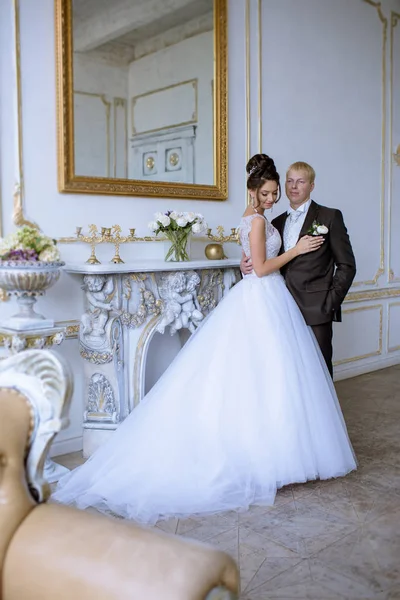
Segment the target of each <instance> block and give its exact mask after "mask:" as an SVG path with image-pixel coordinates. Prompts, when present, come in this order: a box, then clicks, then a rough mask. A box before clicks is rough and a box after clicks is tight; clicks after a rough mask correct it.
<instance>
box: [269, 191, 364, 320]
mask: <svg viewBox="0 0 400 600" xmlns="http://www.w3.org/2000/svg"><path fill="white" fill-rule="evenodd" d="M287 216H288V215H287V212H286V211H285V212H284V213H282V214H281V215H279V217H276V219H274V220H273V221H272V225H273V226H274V227H276V229H277V230H278V231H279V233H280V234H281V237H282V240H283V230H284V227H285V223H286V219H287ZM314 221H317V223H318V224H319V225H326V227H327V228H328V230H329V231H328V233H327V234H326V235H325V236H324V237H325V242H324V244H323V245H322V246H321V248H320V249H319V250H316V251H315V252H309V253H308V254H301V255H300V256H297V257H296V258H295V259H294V260H292V261H291V262H290V263H288V264H287V265H285V266H284V267H283V268H282V269H281V273H282V275H283V276H284V278H285V280H286V285H287V287H288V289H289V291H290V293H291V294H292V296H293V298H294V299H295V301H296V302H297V304H298V306H299V308H300V310H301V312H302V313H303V316H304V319H305V321H306V323H307V325H321V324H323V323H328V322H330V321H341V320H342V319H341V308H340V307H341V304H342V302H343V300H344V299H345V296H346V294H347V292H348V291H349V289H350V286H351V284H352V282H353V279H354V277H355V274H356V261H355V258H354V254H353V250H352V247H351V243H350V239H349V236H348V233H347V229H346V226H345V224H344V221H343V216H342V213H341V212H340V210H337V209H334V208H327V207H326V206H320V205H319V204H317V203H316V202H314V201H312V202H311V204H310V208H309V209H308V212H307V216H306V218H305V221H304V224H303V227H302V229H301V232H300V236H299V237H302V236H304V235H307V231H308V230H309V229H310V227H311V225H312V224H313V222H314ZM283 252H284V249H283V241H282V247H281V251H280V253H281V254H282V253H283Z"/></svg>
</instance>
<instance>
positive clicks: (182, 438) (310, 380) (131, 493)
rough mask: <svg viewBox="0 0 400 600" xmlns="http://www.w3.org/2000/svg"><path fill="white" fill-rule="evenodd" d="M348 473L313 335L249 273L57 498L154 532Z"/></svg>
mask: <svg viewBox="0 0 400 600" xmlns="http://www.w3.org/2000/svg"><path fill="white" fill-rule="evenodd" d="M355 468H356V460H355V456H354V453H353V450H352V447H351V444H350V441H349V438H348V434H347V430H346V425H345V422H344V420H343V416H342V413H341V410H340V406H339V403H338V399H337V396H336V393H335V389H334V386H333V383H332V380H331V378H330V376H329V373H328V370H327V368H326V365H325V363H324V360H323V358H322V355H321V352H320V350H319V347H318V345H317V342H316V340H315V337H314V335H313V333H312V331H311V329H310V328H309V327H307V325H306V324H305V322H304V319H303V317H302V315H301V313H300V311H299V309H298V307H297V305H296V303H295V301H294V300H293V298H292V296H291V295H290V293H289V292H288V291H287V288H286V286H285V283H284V280H283V278H282V277H281V276H280V275H278V274H274V275H272V276H268V277H264V278H258V277H256V276H255V275H250V276H247V277H245V278H244V279H243V280H242V281H241V282H239V283H238V284H237V285H236V286H234V288H233V289H232V290H231V291H230V292H229V294H228V295H227V296H226V298H225V299H224V300H223V301H222V302H221V303H220V304H219V305H218V306H217V307H216V309H215V310H214V311H213V312H212V313H211V315H210V316H209V317H208V318H207V319H206V320H205V321H204V323H203V325H202V326H201V327H200V328H199V329H198V330H197V332H196V333H195V334H194V335H193V336H192V337H191V338H190V340H189V341H188V342H187V344H186V345H185V346H184V348H183V349H182V350H181V352H180V353H179V354H178V356H177V358H176V359H175V360H174V361H173V363H172V364H171V365H170V367H169V368H168V369H167V371H166V372H165V373H164V375H163V376H162V377H161V378H160V379H159V381H158V382H157V383H156V385H155V386H154V387H153V388H152V390H151V391H150V392H149V393H148V394H147V396H146V397H145V399H144V400H143V401H142V402H141V403H140V405H139V406H138V407H137V408H135V409H134V411H133V412H132V413H131V414H130V416H129V417H127V418H126V419H125V421H124V422H123V423H122V424H121V425H120V427H119V428H118V430H117V431H116V432H115V433H114V434H113V436H112V438H111V439H110V440H109V441H108V442H106V443H105V444H104V445H103V446H102V447H101V448H100V449H99V450H98V451H97V452H96V453H95V454H94V455H93V456H92V457H91V458H90V459H89V460H88V461H87V462H86V463H85V464H84V465H82V466H81V467H79V468H78V469H76V470H75V471H73V472H72V473H69V474H68V475H66V476H65V477H64V478H63V479H62V480H61V482H60V483H59V485H58V488H57V490H56V493H55V495H54V500H56V501H58V502H61V503H67V504H75V505H77V506H78V507H80V508H86V507H89V506H92V507H95V508H97V509H98V510H101V511H107V510H111V511H113V512H114V513H117V514H119V515H121V516H123V517H126V518H131V519H134V520H136V521H139V522H143V523H154V522H156V521H157V520H159V519H164V518H168V517H186V516H189V515H194V514H210V513H217V512H220V511H226V510H230V509H236V510H245V509H247V508H248V507H249V506H250V505H252V504H272V503H273V502H274V498H275V494H276V491H277V489H278V488H280V487H282V486H285V485H287V484H290V483H295V482H305V481H307V480H311V479H317V478H320V479H328V478H332V477H338V476H342V475H345V474H346V473H348V472H349V471H351V470H353V469H355Z"/></svg>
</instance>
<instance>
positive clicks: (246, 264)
mask: <svg viewBox="0 0 400 600" xmlns="http://www.w3.org/2000/svg"><path fill="white" fill-rule="evenodd" d="M240 270H241V271H242V273H243V275H250V273H252V271H253V263H252V262H251V258H248V257H247V256H246V255H245V254H244V253H242V260H241V261H240Z"/></svg>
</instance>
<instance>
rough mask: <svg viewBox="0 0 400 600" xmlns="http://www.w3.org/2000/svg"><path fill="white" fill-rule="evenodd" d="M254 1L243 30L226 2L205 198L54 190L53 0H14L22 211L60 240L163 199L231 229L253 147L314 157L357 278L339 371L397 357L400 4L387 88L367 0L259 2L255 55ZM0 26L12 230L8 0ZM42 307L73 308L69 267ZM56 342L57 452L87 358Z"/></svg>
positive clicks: (76, 299)
mask: <svg viewBox="0 0 400 600" xmlns="http://www.w3.org/2000/svg"><path fill="white" fill-rule="evenodd" d="M248 5H249V7H250V18H249V23H250V28H249V30H248V31H247V30H246V18H245V16H246V14H245V12H246V6H247V2H246V1H245V0H242V1H240V2H238V1H237V0H230V3H229V40H230V41H229V77H228V81H229V200H228V201H227V202H220V203H217V202H216V203H211V202H201V201H185V200H183V201H180V200H165V199H142V198H127V197H110V196H89V195H88V196H84V195H67V194H59V193H58V191H57V146H56V132H57V128H56V101H55V58H54V27H53V23H54V21H53V19H54V13H53V0H41V2H40V3H33V2H30V1H29V0H21V15H20V16H21V60H22V97H23V137H24V140H23V141H24V144H23V158H24V176H25V192H26V193H25V204H26V214H27V216H28V217H29V218H31V219H33V220H35V221H36V222H38V223H39V224H40V226H41V227H42V229H43V230H44V231H46V232H48V233H50V234H51V235H52V236H54V237H60V236H68V235H71V234H73V232H74V230H75V227H76V225H82V226H87V225H88V224H89V223H92V222H95V223H97V225H98V226H111V225H112V224H114V223H115V222H118V223H119V224H121V225H122V226H123V227H124V228H125V227H126V228H128V227H136V229H137V232H138V234H139V235H140V234H144V233H145V231H146V223H147V222H148V221H149V219H150V217H151V215H152V213H153V212H155V211H157V210H165V209H167V208H171V209H193V210H196V211H200V212H202V213H203V214H204V215H205V216H206V218H207V220H208V221H209V223H210V225H211V226H213V227H216V226H217V225H218V224H223V225H224V226H225V228H227V229H228V228H230V227H233V226H235V225H237V223H238V221H239V218H240V215H241V212H242V210H243V208H244V203H245V197H246V194H245V177H244V166H245V163H246V159H247V157H248V156H249V153H254V152H256V151H258V150H259V149H260V148H261V147H262V150H263V151H265V152H268V153H270V154H271V155H272V156H274V157H275V158H276V160H277V164H278V167H279V169H280V170H281V172H282V174H283V173H284V170H285V167H286V166H287V165H288V164H289V163H290V162H291V161H293V160H298V159H302V160H306V161H309V162H311V163H312V164H313V165H314V167H315V168H316V171H317V185H316V190H315V194H314V198H315V200H317V201H319V202H321V203H323V204H326V205H329V206H337V207H339V208H341V209H342V210H343V213H344V216H345V220H346V223H347V225H348V227H349V230H350V234H351V237H352V240H353V243H354V248H355V252H356V258H357V262H358V275H357V282H358V283H359V285H357V286H356V287H354V288H353V290H352V294H353V296H351V297H350V298H351V302H348V303H346V304H345V306H344V310H345V314H344V323H343V324H342V325H338V326H337V328H336V331H335V358H336V360H337V361H338V362H339V364H338V366H337V368H336V373H337V376H338V377H343V376H347V375H351V374H356V373H358V372H363V371H367V370H370V369H374V368H379V367H380V366H385V365H388V364H391V363H395V362H400V339H399V334H398V332H399V331H400V311H399V308H398V306H399V302H400V301H399V296H400V252H399V250H400V248H399V242H398V236H397V235H395V234H396V232H397V231H398V230H399V227H400V206H399V190H400V179H399V177H400V168H399V167H397V166H394V165H393V163H392V162H391V160H390V158H391V154H392V152H393V151H394V147H395V146H397V144H399V143H400V120H399V119H400V116H399V107H400V97H399V95H400V80H399V75H398V74H399V72H400V69H399V62H398V61H399V60H400V54H399V45H400V41H399V40H400V23H399V24H398V25H397V26H396V27H395V28H392V27H391V23H390V16H391V15H390V11H391V10H392V9H393V10H397V12H399V13H400V2H399V0H396V1H395V0H383V1H382V11H383V13H382V16H383V18H384V19H386V20H387V46H386V62H385V79H384V87H383V88H382V68H381V60H382V42H383V23H382V21H381V19H380V16H379V13H378V10H377V9H376V8H374V7H373V6H371V5H370V4H368V3H367V2H364V1H363V0H336V1H335V2H331V0H279V1H278V0H262V15H261V17H262V27H261V31H262V34H263V39H262V48H261V54H259V44H258V31H259V27H258V15H259V3H258V0H249V3H248ZM0 28H1V31H0V40H1V42H0V43H1V52H0V60H1V74H0V81H1V108H0V110H1V114H0V119H1V120H0V125H1V173H0V175H1V197H2V201H3V208H2V211H3V212H2V214H3V221H4V229H5V233H8V232H10V231H12V230H13V229H14V226H13V224H12V194H13V187H14V182H15V178H16V177H17V176H18V169H17V159H16V151H15V148H16V141H15V140H16V137H15V136H16V115H15V111H14V104H15V103H14V100H15V97H14V88H15V86H14V76H13V71H12V68H11V65H12V56H13V51H14V46H13V38H12V30H13V11H12V0H4V1H3V2H2V3H0ZM392 34H393V41H394V48H396V52H397V55H396V56H394V60H393V65H392V66H393V73H394V76H393V90H392V92H391V89H390V72H391V62H390V52H389V44H390V39H391V36H392ZM246 40H247V42H246ZM247 43H248V45H249V50H250V53H249V62H248V63H247V60H246V57H247V54H246V47H247ZM260 56H261V58H262V62H261V75H262V76H261V78H260V77H259V73H260V69H259V67H260V63H259V59H260ZM246 67H248V69H247V68H246ZM246 73H247V74H248V76H249V77H248V78H246ZM260 83H261V87H260ZM260 91H261V98H260ZM383 91H385V94H386V104H385V106H384V107H382V105H381V94H382V92H383ZM247 96H248V97H249V101H250V104H249V110H248V111H247V110H246V98H247ZM260 99H261V107H259V100H260ZM390 106H392V107H393V118H391V112H390ZM260 108H261V121H262V129H261V128H260V121H259V114H260ZM247 117H249V118H247ZM382 126H383V127H384V137H383V139H382ZM392 128H393V135H391V131H392ZM260 133H261V139H262V143H261V142H260ZM382 148H383V149H384V152H385V160H384V162H383V177H382ZM382 186H383V194H382ZM285 206H286V202H285V201H284V200H282V202H281V205H280V207H279V208H280V209H282V210H283V209H284V207H285ZM278 212H279V211H278ZM381 213H382V214H383V216H384V219H383V221H382V225H381V222H380V216H381ZM275 214H276V211H275ZM390 215H391V216H390ZM382 227H383V229H382ZM160 246H162V244H160V245H159V246H157V245H154V246H150V245H146V254H147V255H150V254H152V253H153V255H154V254H155V253H157V252H162V248H161V247H160ZM62 250H63V256H64V259H65V260H67V261H69V260H81V261H83V260H85V259H86V258H87V256H88V248H87V247H84V246H81V245H78V244H75V245H66V246H63V248H62ZM228 250H230V248H228ZM111 251H112V250H111V248H107V247H105V248H103V249H101V251H100V252H99V254H100V257H103V258H104V259H105V260H109V258H110V256H111ZM143 252H144V247H143V246H141V245H132V246H131V247H129V248H125V247H123V248H122V253H123V256H124V258H125V259H128V258H129V256H131V255H132V254H134V255H135V256H140V255H143ZM381 267H382V272H381V273H380V268H381ZM390 270H392V271H393V275H392V276H390ZM377 274H378V275H377ZM368 281H369V282H370V283H365V282H368ZM362 282H364V283H362ZM371 282H372V283H371ZM354 294H358V296H354ZM41 307H42V310H43V311H47V312H48V313H49V314H51V315H52V316H54V317H55V319H57V320H67V319H77V318H79V315H80V313H81V310H82V298H81V291H80V288H79V281H78V280H77V279H76V278H72V277H70V276H67V275H65V276H63V278H62V280H61V281H60V283H59V285H57V286H56V287H55V288H54V289H53V290H52V291H51V292H50V293H49V295H48V297H47V298H46V299H44V300H43V301H41ZM12 310H13V307H12V306H10V304H8V305H2V306H0V311H1V315H2V316H3V315H7V314H10V313H11V312H12ZM60 351H61V352H63V353H66V354H67V355H68V357H69V358H70V360H71V362H72V363H73V366H74V371H75V373H77V384H76V394H75V398H74V404H73V410H72V426H71V428H70V429H69V430H68V431H66V432H63V434H62V436H61V439H64V440H66V441H65V442H64V446H63V447H62V449H63V450H68V449H72V448H73V447H76V442H77V440H76V438H77V436H79V435H80V415H81V410H82V387H81V382H80V379H79V373H80V372H81V366H80V359H79V357H78V347H77V342H76V340H73V341H70V342H66V343H65V344H64V345H63V347H61V350H60ZM68 440H71V443H70V444H69V442H68ZM68 444H69V445H68Z"/></svg>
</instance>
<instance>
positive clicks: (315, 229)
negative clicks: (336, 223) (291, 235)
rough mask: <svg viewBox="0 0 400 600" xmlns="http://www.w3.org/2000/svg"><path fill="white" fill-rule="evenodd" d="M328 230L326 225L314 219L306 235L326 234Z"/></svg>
mask: <svg viewBox="0 0 400 600" xmlns="http://www.w3.org/2000/svg"><path fill="white" fill-rule="evenodd" d="M328 231H329V229H328V228H327V226H326V225H321V223H318V222H317V221H314V222H313V224H312V225H311V227H310V229H309V230H308V231H307V233H308V235H326V234H327V233H328Z"/></svg>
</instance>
